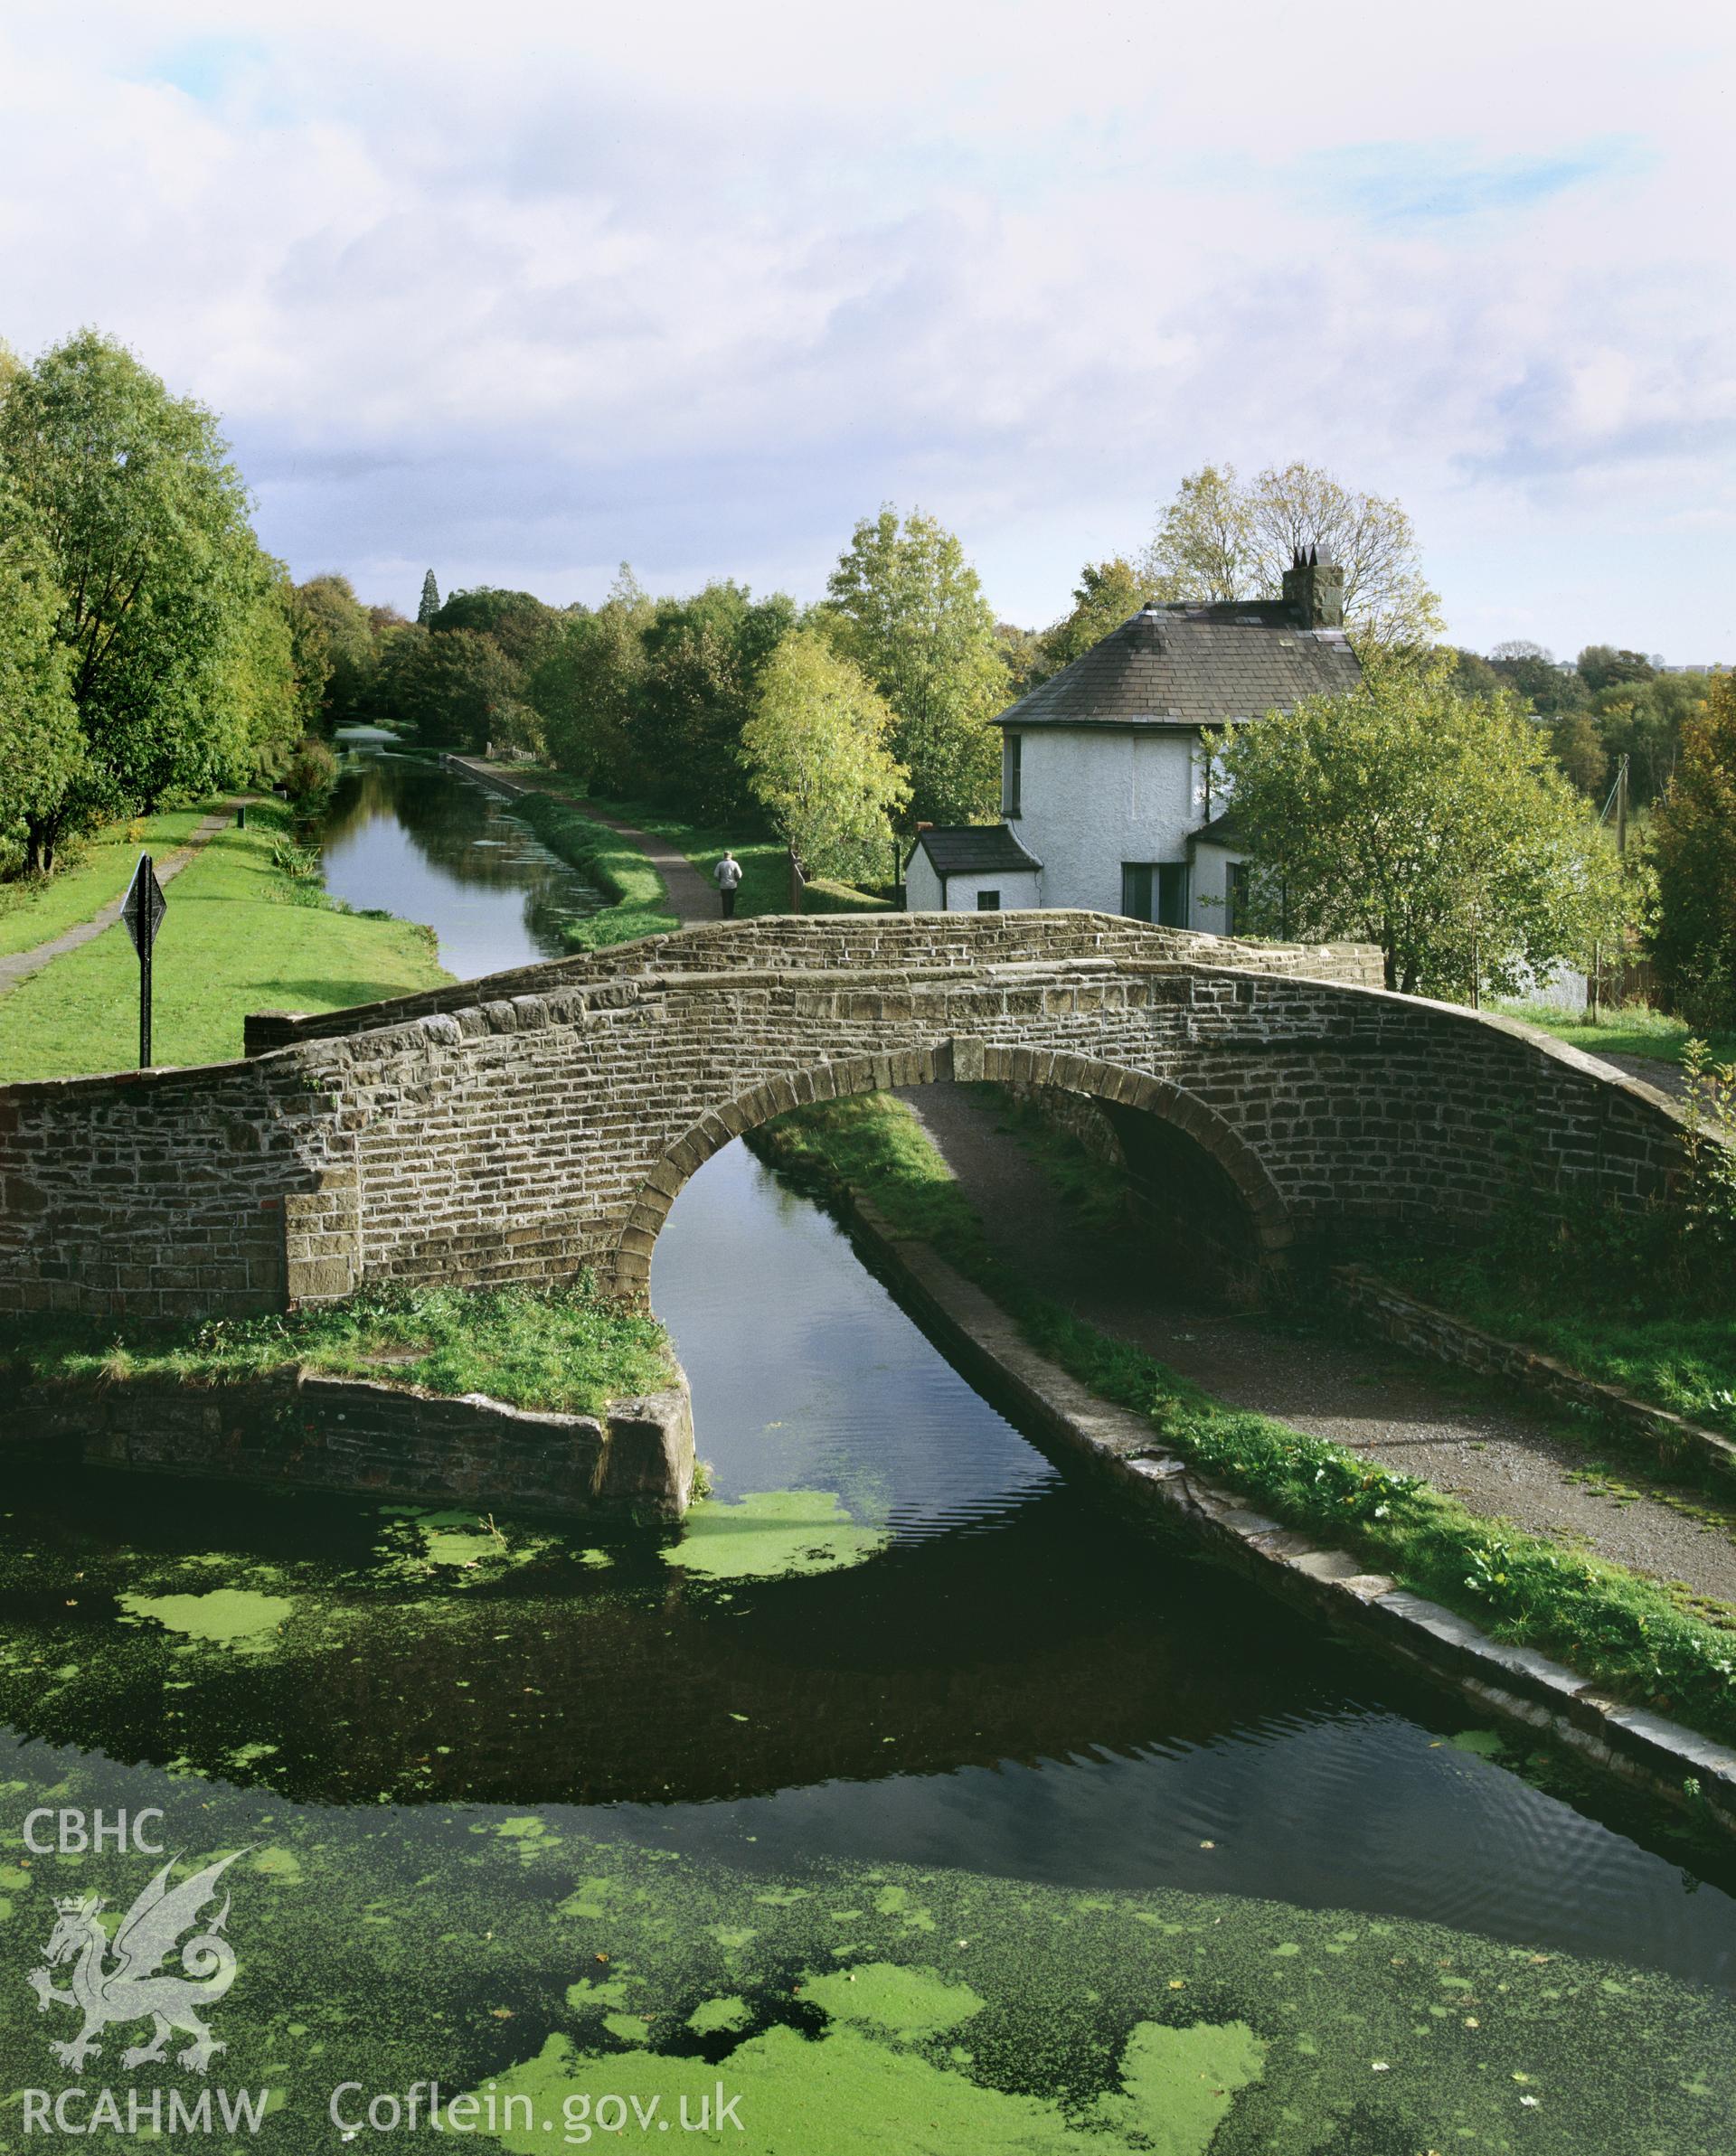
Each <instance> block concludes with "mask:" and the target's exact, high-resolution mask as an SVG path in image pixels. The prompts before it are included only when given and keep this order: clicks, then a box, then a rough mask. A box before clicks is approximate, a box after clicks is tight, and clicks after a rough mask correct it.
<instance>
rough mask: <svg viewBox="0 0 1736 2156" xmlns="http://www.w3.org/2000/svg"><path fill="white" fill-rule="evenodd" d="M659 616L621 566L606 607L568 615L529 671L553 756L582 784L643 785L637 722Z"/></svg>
mask: <svg viewBox="0 0 1736 2156" xmlns="http://www.w3.org/2000/svg"><path fill="white" fill-rule="evenodd" d="M655 619H656V606H655V605H654V604H653V602H652V601H651V599H650V598H648V597H647V596H646V592H645V590H644V589H643V588H642V587H641V586H640V584H639V581H638V579H637V577H635V576H634V574H633V571H632V570H630V569H629V568H628V567H627V563H626V562H625V561H623V562H622V564H621V566H620V570H619V573H618V575H617V577H616V579H615V582H614V584H613V585H612V586H611V588H610V589H609V597H608V598H606V599H605V600H604V602H603V604H602V605H601V606H600V607H598V608H597V610H596V612H595V613H594V614H586V613H582V612H579V611H574V612H573V613H571V614H569V615H568V616H567V617H565V618H564V620H563V622H562V625H561V628H560V629H559V630H558V632H557V633H556V635H555V636H554V637H553V639H552V642H551V643H550V644H549V645H547V646H545V647H544V649H543V652H542V655H541V657H540V658H539V659H538V660H537V662H536V664H535V665H534V666H533V668H532V670H531V674H530V679H529V682H528V683H527V684H526V690H525V693H526V695H527V697H528V699H529V701H531V703H532V704H533V705H534V706H535V708H536V710H537V711H538V713H539V714H540V716H541V718H542V730H543V734H544V736H545V738H546V739H547V742H548V748H549V754H550V755H551V756H552V758H554V760H555V762H556V763H557V764H558V765H559V766H560V767H561V770H563V771H565V772H567V773H569V774H570V775H571V777H574V778H576V779H577V780H578V781H579V783H580V786H586V787H590V786H598V787H599V788H600V789H601V790H603V791H604V792H606V793H617V794H630V793H632V792H634V791H636V790H637V788H638V786H641V785H642V784H643V777H642V774H641V772H640V770H639V765H638V757H637V748H636V747H635V721H636V720H637V714H638V708H639V703H638V699H639V690H640V686H641V684H642V683H643V682H644V678H645V669H646V656H645V638H646V631H647V630H648V629H649V627H650V626H651V624H652V622H653V621H654V620H655Z"/></svg>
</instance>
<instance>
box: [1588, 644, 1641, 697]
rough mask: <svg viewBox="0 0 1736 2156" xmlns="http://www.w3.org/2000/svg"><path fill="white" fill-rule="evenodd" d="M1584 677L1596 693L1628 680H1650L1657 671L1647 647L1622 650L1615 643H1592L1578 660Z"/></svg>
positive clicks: (1593, 693)
mask: <svg viewBox="0 0 1736 2156" xmlns="http://www.w3.org/2000/svg"><path fill="white" fill-rule="evenodd" d="M1575 665H1576V667H1577V670H1578V673H1579V676H1580V680H1581V681H1582V682H1583V683H1585V685H1586V687H1587V688H1588V689H1589V690H1590V692H1591V693H1592V695H1594V696H1595V695H1596V694H1597V692H1598V691H1599V689H1613V688H1615V687H1617V686H1618V684H1619V683H1624V682H1649V681H1651V680H1653V679H1654V678H1655V676H1656V673H1657V669H1656V666H1654V665H1653V664H1652V662H1651V661H1650V660H1649V659H1648V658H1647V657H1646V654H1645V653H1644V652H1643V651H1623V650H1618V648H1617V646H1616V645H1613V644H1588V645H1586V647H1585V649H1584V650H1583V651H1582V652H1581V653H1580V655H1579V658H1578V659H1577V660H1576V661H1575Z"/></svg>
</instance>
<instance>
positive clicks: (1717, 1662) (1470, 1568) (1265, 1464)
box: [754, 1094, 1736, 1740]
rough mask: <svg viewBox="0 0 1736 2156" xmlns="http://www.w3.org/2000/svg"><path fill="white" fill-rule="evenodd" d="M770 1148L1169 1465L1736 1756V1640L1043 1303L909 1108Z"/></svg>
mask: <svg viewBox="0 0 1736 2156" xmlns="http://www.w3.org/2000/svg"><path fill="white" fill-rule="evenodd" d="M754 1143H755V1144H756V1145H757V1146H758V1147H759V1148H760V1150H762V1151H763V1152H764V1153H765V1154H766V1155H767V1156H768V1157H769V1159H771V1160H773V1161H774V1162H775V1163H777V1164H778V1166H780V1167H782V1168H785V1169H787V1170H789V1171H792V1172H795V1173H796V1174H797V1176H798V1177H799V1178H801V1179H802V1180H803V1181H805V1182H807V1183H808V1184H809V1185H810V1187H813V1188H815V1189H816V1190H818V1191H821V1192H822V1193H823V1194H828V1195H830V1196H832V1197H833V1198H834V1199H838V1200H842V1199H844V1198H846V1197H847V1195H848V1193H849V1192H851V1191H861V1192H862V1193H863V1194H864V1195H865V1196H867V1197H868V1198H869V1199H871V1200H873V1203H874V1204H875V1205H876V1206H877V1207H878V1208H879V1209H880V1210H881V1211H882V1213H883V1214H884V1215H885V1216H886V1218H887V1219H889V1220H890V1221H891V1222H892V1226H893V1227H894V1229H897V1230H898V1231H899V1232H901V1234H905V1235H910V1236H917V1237H920V1238H922V1239H923V1240H924V1241H926V1242H928V1243H929V1244H931V1245H932V1246H933V1247H935V1248H936V1249H937V1250H938V1251H939V1253H940V1255H941V1256H942V1257H945V1258H946V1259H947V1261H948V1263H949V1264H950V1265H952V1266H955V1267H956V1268H957V1270H958V1271H959V1272H960V1273H962V1274H964V1275H965V1276H967V1278H969V1279H972V1280H974V1281H976V1282H977V1285H979V1286H981V1287H982V1288H983V1289H985V1290H986V1292H987V1293H988V1294H989V1295H992V1296H993V1297H994V1298H995V1301H996V1302H997V1303H999V1304H1000V1305H1001V1306H1002V1308H1003V1309H1005V1311H1007V1313H1009V1314H1010V1315H1011V1316H1012V1317H1014V1319H1015V1320H1016V1321H1017V1323H1018V1324H1019V1326H1020V1328H1021V1330H1022V1331H1023V1332H1024V1336H1025V1337H1026V1339H1027V1340H1029V1341H1030V1342H1031V1344H1032V1345H1033V1347H1034V1348H1036V1349H1037V1350H1038V1351H1040V1352H1042V1353H1043V1354H1044V1355H1047V1356H1048V1357H1049V1358H1050V1359H1051V1360H1053V1361H1054V1362H1057V1363H1059V1364H1060V1365H1061V1368H1062V1369H1064V1370H1067V1371H1068V1372H1069V1373H1070V1374H1071V1376H1073V1377H1074V1378H1076V1379H1079V1380H1080V1383H1082V1384H1084V1385H1087V1386H1089V1387H1090V1389H1091V1390H1092V1391H1093V1392H1096V1393H1098V1394H1099V1395H1100V1396H1101V1397H1102V1398H1105V1399H1109V1400H1113V1401H1115V1402H1117V1403H1118V1405H1120V1406H1122V1407H1127V1408H1133V1409H1135V1410H1136V1411H1137V1412H1138V1413H1140V1414H1142V1415H1145V1416H1147V1417H1149V1418H1150V1420H1151V1423H1152V1426H1153V1429H1154V1432H1155V1433H1156V1436H1157V1437H1158V1438H1159V1439H1160V1440H1161V1441H1162V1443H1163V1444H1164V1445H1165V1446H1166V1447H1168V1448H1169V1449H1171V1450H1173V1451H1175V1452H1176V1453H1179V1454H1181V1455H1183V1456H1184V1457H1185V1458H1186V1459H1188V1460H1189V1461H1190V1462H1191V1463H1192V1464H1194V1466H1196V1467H1197V1468H1199V1469H1200V1470H1201V1472H1202V1473H1205V1474H1207V1475H1209V1476H1211V1477H1212V1479H1213V1480H1216V1481H1219V1482H1222V1483H1225V1484H1227V1485H1229V1486H1230V1487H1231V1488H1232V1489H1235V1490H1237V1491H1239V1492H1241V1494H1242V1495H1243V1496H1244V1497H1245V1498H1246V1499H1247V1500H1248V1501H1249V1502H1250V1503H1252V1504H1254V1505H1256V1506H1258V1508H1259V1509H1260V1511H1263V1512H1267V1513H1269V1514H1270V1515H1271V1516H1272V1517H1274V1518H1276V1519H1278V1520H1283V1521H1284V1522H1285V1524H1286V1525H1288V1526H1290V1527H1294V1528H1297V1529H1299V1530H1304V1531H1306V1532H1307V1533H1308V1534H1310V1535H1312V1536H1315V1537H1318V1538H1320V1539H1323V1540H1325V1541H1326V1544H1327V1546H1328V1547H1333V1546H1338V1547H1343V1548H1346V1549H1351V1550H1353V1551H1354V1553H1355V1554H1356V1555H1357V1556H1358V1557H1359V1558H1361V1559H1362V1560H1363V1562H1364V1563H1365V1564H1367V1565H1368V1566H1369V1568H1371V1569H1373V1570H1379V1571H1382V1572H1386V1573H1390V1574H1392V1576H1393V1577H1396V1578H1398V1579H1399V1580H1400V1581H1401V1583H1402V1584H1403V1585H1404V1586H1408V1587H1411V1588H1412V1589H1413V1590H1415V1591H1416V1592H1417V1593H1419V1594H1421V1595H1425V1596H1429V1598H1430V1599H1431V1600H1433V1601H1436V1602H1439V1603H1443V1604H1445V1605H1447V1606H1448V1608H1450V1609H1455V1610H1457V1611H1458V1612H1459V1613H1460V1614H1461V1615H1465V1616H1467V1617H1469V1618H1471V1619H1472V1620H1473V1621H1474V1622H1475V1623H1477V1624H1480V1625H1481V1626H1483V1627H1484V1628H1485V1629H1486V1631H1488V1632H1490V1633H1493V1634H1494V1635H1495V1637H1496V1638H1497V1639H1502V1640H1506V1641H1510V1642H1513V1643H1519V1644H1524V1645H1526V1646H1531V1647H1534V1648H1536V1649H1538V1650H1539V1651H1540V1652H1543V1653H1546V1654H1549V1655H1552V1656H1553V1657H1554V1658H1555V1659H1556V1660H1558V1661H1561V1662H1566V1663H1567V1664H1568V1666H1569V1667H1570V1668H1571V1669H1573V1670H1575V1671H1578V1672H1579V1673H1580V1675H1581V1676H1584V1677H1587V1678H1590V1679H1592V1680H1594V1681H1597V1682H1598V1683H1599V1684H1602V1685H1604V1686H1607V1687H1608V1688H1609V1690H1612V1691H1614V1692H1616V1693H1618V1694H1619V1695H1620V1696H1621V1697H1622V1698H1624V1699H1629V1700H1631V1701H1633V1702H1635V1703H1637V1704H1639V1705H1644V1706H1647V1707H1654V1708H1656V1709H1658V1711H1659V1712H1661V1713H1666V1714H1670V1715H1674V1716H1675V1718H1678V1719H1679V1720H1682V1721H1684V1722H1687V1723H1690V1724H1691V1725H1692V1726H1693V1727H1694V1728H1697V1729H1699V1730H1701V1731H1702V1732H1703V1733H1704V1734H1705V1735H1707V1736H1710V1737H1719V1738H1722V1739H1726V1740H1736V1636H1733V1635H1732V1634H1731V1633H1730V1632H1726V1631H1724V1630H1722V1629H1721V1628H1720V1627H1718V1626H1716V1625H1714V1624H1709V1623H1707V1622H1705V1621H1704V1620H1703V1619H1702V1618H1699V1617H1696V1616H1694V1615H1689V1614H1687V1613H1686V1612H1684V1610H1682V1609H1681V1608H1679V1607H1678V1606H1677V1605H1676V1604H1675V1602H1674V1601H1673V1600H1672V1598H1671V1597H1670V1596H1669V1594H1668V1593H1667V1592H1666V1591H1665V1589H1664V1588H1663V1587H1661V1586H1653V1585H1652V1584H1651V1583H1650V1582H1649V1581H1646V1580H1644V1579H1641V1578H1639V1577H1637V1576H1636V1575H1634V1574H1632V1573H1629V1572H1627V1571H1624V1570H1623V1569H1622V1568H1620V1567H1619V1566H1617V1565H1612V1564H1609V1563H1608V1562H1607V1561H1606V1560H1604V1559H1602V1558H1597V1557H1592V1556H1589V1555H1586V1554H1584V1553H1583V1552H1581V1551H1580V1550H1577V1549H1566V1548H1563V1547H1561V1546H1558V1545H1556V1544H1554V1543H1552V1542H1550V1541H1547V1540H1545V1539H1543V1538H1542V1537H1539V1536H1535V1535H1528V1534H1524V1533H1522V1532H1520V1531H1518V1530H1515V1529H1509V1528H1505V1527H1503V1526H1501V1525H1499V1524H1498V1523H1496V1522H1493V1521H1490V1520H1485V1519H1481V1518H1479V1517H1478V1516H1477V1515H1476V1514H1475V1513H1472V1512H1469V1511H1466V1510H1465V1508H1464V1507H1463V1506H1462V1505H1459V1504H1458V1503H1457V1502H1455V1501H1454V1500H1453V1499H1451V1498H1450V1497H1448V1496H1445V1495H1443V1494H1442V1492H1439V1491H1438V1490H1436V1489H1434V1488H1433V1487H1432V1486H1431V1485H1430V1484H1429V1483H1425V1482H1422V1481H1420V1480H1418V1479H1417V1478H1414V1477H1412V1476H1409V1475H1402V1474H1395V1473H1391V1472H1390V1471H1388V1470H1386V1469H1384V1468H1382V1467H1379V1466H1377V1465H1375V1464H1373V1463H1371V1462H1369V1461H1367V1460H1364V1459H1363V1458H1361V1457H1359V1456H1358V1455H1356V1454H1354V1453H1353V1452H1350V1451H1348V1450H1347V1449H1346V1448H1345V1447H1344V1446H1342V1445H1334V1444H1332V1443H1330V1442H1329V1441H1327V1440H1326V1439H1324V1438H1316V1437H1307V1436H1303V1435H1302V1434H1301V1433H1300V1432H1299V1431H1296V1430H1291V1429H1288V1428H1287V1427H1286V1426H1284V1425H1283V1424H1281V1423H1278V1422H1274V1421H1272V1420H1270V1419H1269V1417H1265V1416H1261V1415H1253V1414H1249V1413H1245V1412H1243V1411H1241V1410H1237V1409H1231V1408H1224V1407H1222V1406H1221V1405H1219V1404H1218V1403H1217V1402H1216V1401H1214V1400H1212V1399H1211V1398H1208V1397H1207V1396H1206V1395H1205V1394H1203V1393H1202V1392H1201V1391H1200V1390H1199V1389H1197V1388H1196V1387H1194V1386H1193V1385H1190V1384H1189V1383H1188V1382H1187V1380H1186V1379H1184V1378H1182V1377H1180V1376H1178V1375H1177V1374H1176V1373H1175V1371H1174V1370H1169V1369H1168V1368H1167V1367H1166V1366H1165V1364H1163V1363H1161V1362H1159V1361H1158V1360H1156V1357H1154V1356H1151V1355H1148V1354H1146V1353H1145V1352H1144V1351H1142V1350H1140V1349H1137V1348H1134V1347H1130V1346H1128V1345H1127V1344H1126V1343H1125V1342H1120V1341H1115V1340H1111V1339H1109V1338H1107V1337H1106V1336H1105V1335H1104V1334H1102V1333H1100V1332H1097V1331H1096V1330H1095V1329H1094V1328H1093V1327H1091V1326H1090V1325H1087V1324H1085V1323H1082V1322H1081V1321H1080V1319H1078V1318H1076V1317H1074V1316H1072V1315H1071V1313H1069V1312H1067V1311H1065V1310H1063V1309H1061V1307H1060V1305H1059V1304H1055V1303H1053V1302H1052V1301H1050V1300H1049V1299H1048V1298H1047V1297H1045V1296H1043V1295H1039V1294H1038V1293H1037V1292H1036V1291H1035V1290H1034V1289H1033V1288H1032V1287H1030V1286H1029V1285H1028V1284H1027V1283H1026V1282H1025V1281H1024V1278H1023V1276H1021V1275H1019V1274H1017V1273H1016V1272H1014V1270H1013V1269H1012V1268H1010V1267H1008V1266H1005V1264H1003V1263H1002V1262H1000V1261H999V1260H997V1259H996V1258H995V1257H994V1256H993V1254H992V1253H991V1251H990V1249H989V1247H988V1245H987V1242H986V1238H985V1237H984V1234H983V1230H982V1228H981V1225H980V1223H979V1222H978V1220H977V1216H976V1214H975V1212H974V1211H973V1210H972V1209H971V1207H970V1204H969V1202H968V1200H967V1199H966V1198H965V1197H964V1195H963V1194H962V1192H961V1191H959V1190H958V1186H957V1184H956V1183H955V1182H953V1181H952V1179H951V1178H950V1176H949V1175H948V1172H947V1169H946V1164H945V1163H944V1162H943V1161H942V1160H941V1158H940V1156H939V1153H938V1152H937V1151H936V1150H935V1148H934V1146H933V1145H932V1144H931V1143H930V1142H929V1139H928V1137H927V1136H926V1134H924V1133H923V1131H922V1130H921V1128H920V1125H919V1124H918V1123H917V1121H916V1119H915V1117H914V1116H912V1115H911V1114H910V1111H909V1110H908V1109H907V1108H906V1107H905V1106H903V1104H902V1103H901V1102H899V1101H896V1100H893V1099H892V1098H890V1097H887V1096H885V1095H881V1094H873V1095H865V1096H861V1097H857V1098H854V1099H852V1100H846V1101H829V1102H823V1103H816V1105H815V1106H812V1107H809V1108H799V1109H797V1110H796V1111H795V1112H794V1113H793V1114H791V1115H788V1116H780V1117H779V1118H778V1120H777V1121H776V1122H775V1123H771V1124H769V1125H765V1126H764V1127H763V1128H762V1129H761V1130H760V1132H758V1133H757V1134H755V1138H754Z"/></svg>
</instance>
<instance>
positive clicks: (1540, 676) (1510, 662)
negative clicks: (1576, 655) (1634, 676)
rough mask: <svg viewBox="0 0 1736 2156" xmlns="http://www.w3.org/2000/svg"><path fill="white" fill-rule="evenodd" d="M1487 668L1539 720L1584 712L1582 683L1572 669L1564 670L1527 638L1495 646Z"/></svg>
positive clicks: (1565, 668)
mask: <svg viewBox="0 0 1736 2156" xmlns="http://www.w3.org/2000/svg"><path fill="white" fill-rule="evenodd" d="M1489 664H1490V665H1491V666H1492V667H1493V668H1494V669H1495V673H1497V674H1498V675H1499V676H1500V678H1501V682H1502V683H1503V685H1504V686H1505V687H1506V688H1509V689H1513V690H1515V691H1516V692H1518V694H1519V695H1521V696H1523V697H1524V698H1525V699H1526V700H1527V701H1528V702H1529V703H1530V705H1531V708H1532V710H1533V711H1535V712H1536V713H1537V714H1538V716H1539V717H1540V718H1543V719H1554V718H1558V717H1559V716H1560V715H1561V712H1563V711H1583V710H1584V709H1585V706H1586V703H1587V701H1588V698H1587V695H1586V687H1585V683H1583V682H1582V681H1581V680H1580V677H1579V674H1578V673H1577V672H1576V671H1575V670H1574V669H1573V668H1572V667H1571V666H1563V665H1562V664H1561V661H1560V660H1559V659H1557V658H1556V656H1555V654H1553V653H1552V651H1550V650H1548V649H1547V648H1546V647H1545V646H1544V645H1541V644H1533V643H1532V642H1531V641H1530V640H1529V638H1527V637H1524V636H1515V637H1512V638H1510V639H1509V640H1508V641H1507V642H1506V643H1505V644H1497V645H1495V649H1494V650H1493V651H1492V652H1491V653H1490V654H1489Z"/></svg>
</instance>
